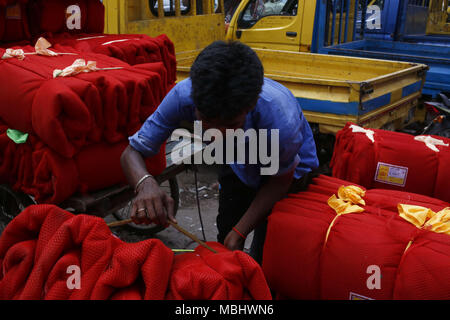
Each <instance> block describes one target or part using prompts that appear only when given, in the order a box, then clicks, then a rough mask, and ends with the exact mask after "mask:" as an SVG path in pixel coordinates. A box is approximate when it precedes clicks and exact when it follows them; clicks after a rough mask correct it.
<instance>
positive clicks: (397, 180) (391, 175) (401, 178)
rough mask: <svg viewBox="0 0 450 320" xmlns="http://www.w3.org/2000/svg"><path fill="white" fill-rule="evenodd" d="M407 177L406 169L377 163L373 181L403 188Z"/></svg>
mask: <svg viewBox="0 0 450 320" xmlns="http://www.w3.org/2000/svg"><path fill="white" fill-rule="evenodd" d="M407 176H408V168H407V167H401V166H396V165H393V164H389V163H384V162H378V164H377V171H376V173H375V181H378V182H381V183H387V184H391V185H394V186H399V187H404V186H405V184H406V177H407Z"/></svg>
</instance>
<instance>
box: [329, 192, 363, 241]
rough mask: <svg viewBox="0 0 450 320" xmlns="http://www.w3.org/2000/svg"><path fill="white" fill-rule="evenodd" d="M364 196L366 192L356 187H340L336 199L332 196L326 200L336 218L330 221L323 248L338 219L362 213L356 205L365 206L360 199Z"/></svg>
mask: <svg viewBox="0 0 450 320" xmlns="http://www.w3.org/2000/svg"><path fill="white" fill-rule="evenodd" d="M365 194H366V192H365V191H364V190H363V189H361V188H360V187H357V186H346V187H344V186H340V187H339V189H338V197H336V195H335V194H333V195H332V196H331V197H330V198H329V199H328V205H329V206H330V207H331V208H333V209H334V211H336V217H334V219H333V221H331V223H330V225H329V227H328V230H327V233H326V234H325V242H324V244H323V247H324V248H325V245H326V244H327V241H328V236H329V235H330V232H331V228H332V227H333V226H334V224H335V223H336V220H337V218H338V217H340V216H341V215H344V214H347V213H359V212H363V211H364V208H361V207H360V206H358V204H361V205H366V202H365V201H364V200H363V199H362V197H364V196H365Z"/></svg>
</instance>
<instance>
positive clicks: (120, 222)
mask: <svg viewBox="0 0 450 320" xmlns="http://www.w3.org/2000/svg"><path fill="white" fill-rule="evenodd" d="M131 222H133V220H132V219H126V220H121V221H115V222H111V223H108V224H107V226H108V227H110V228H112V227H119V226H123V225H125V224H129V223H131ZM167 222H168V223H169V224H170V225H171V226H172V227H174V228H175V229H177V230H178V231H180V232H181V233H182V234H184V235H185V236H187V237H188V238H190V239H192V240H194V241H195V242H197V243H198V244H199V245H201V246H203V247H205V248H206V249H208V250H210V251H211V252H214V253H217V251H216V250H214V249H213V248H211V247H210V246H208V245H207V244H206V243H205V242H203V241H202V240H200V239H199V238H197V237H196V236H195V235H193V234H192V233H190V232H188V231H187V230H185V229H184V228H182V227H181V226H180V225H178V224H177V223H175V222H173V221H170V220H168V221H167Z"/></svg>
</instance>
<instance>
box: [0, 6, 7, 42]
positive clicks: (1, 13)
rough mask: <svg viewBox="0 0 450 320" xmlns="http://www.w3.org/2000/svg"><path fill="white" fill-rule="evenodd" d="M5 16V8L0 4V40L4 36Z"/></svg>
mask: <svg viewBox="0 0 450 320" xmlns="http://www.w3.org/2000/svg"><path fill="white" fill-rule="evenodd" d="M5 16H6V10H5V7H4V6H3V5H2V4H0V39H3V35H4V34H5Z"/></svg>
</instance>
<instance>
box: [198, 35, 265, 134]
mask: <svg viewBox="0 0 450 320" xmlns="http://www.w3.org/2000/svg"><path fill="white" fill-rule="evenodd" d="M190 77H191V80H192V93H191V94H192V99H193V101H194V104H195V106H196V108H197V116H198V117H199V118H200V120H202V121H203V122H204V123H206V124H207V126H209V127H215V128H219V129H220V128H222V129H223V128H239V127H242V126H243V124H244V121H245V116H246V115H247V113H248V112H249V111H250V110H251V109H252V108H254V106H255V105H256V102H257V101H258V97H259V94H260V92H261V88H262V85H263V82H264V70H263V66H262V64H261V61H260V60H259V58H258V56H257V55H256V53H255V52H254V51H253V50H252V49H251V48H250V47H248V46H246V45H245V44H243V43H240V42H224V41H216V42H214V43H212V44H210V45H209V46H207V47H206V48H205V49H203V51H202V52H201V53H200V54H199V55H198V57H197V59H196V60H195V62H194V64H193V65H192V67H191V72H190Z"/></svg>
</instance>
